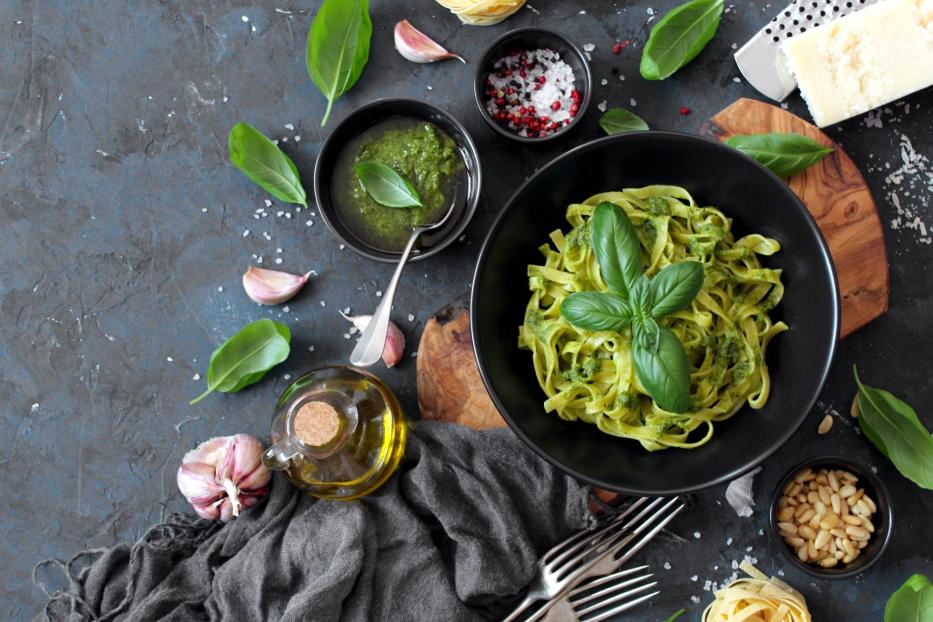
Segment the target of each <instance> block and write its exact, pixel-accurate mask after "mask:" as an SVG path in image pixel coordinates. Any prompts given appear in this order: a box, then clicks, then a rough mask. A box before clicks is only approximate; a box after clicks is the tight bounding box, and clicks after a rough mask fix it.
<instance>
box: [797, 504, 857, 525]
mask: <svg viewBox="0 0 933 622" xmlns="http://www.w3.org/2000/svg"><path fill="white" fill-rule="evenodd" d="M814 516H816V510H814V509H813V508H809V509H808V510H806V511H805V512H804V513H803V514H801V515H800V516H799V517H797V522H798V523H801V524H804V523H809V522H810V519H811V518H813V517H814ZM859 524H860V525H861V523H859Z"/></svg>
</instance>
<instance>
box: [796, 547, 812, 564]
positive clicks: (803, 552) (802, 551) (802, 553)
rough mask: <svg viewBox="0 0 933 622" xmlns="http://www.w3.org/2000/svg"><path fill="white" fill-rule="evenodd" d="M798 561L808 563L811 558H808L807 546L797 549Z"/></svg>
mask: <svg viewBox="0 0 933 622" xmlns="http://www.w3.org/2000/svg"><path fill="white" fill-rule="evenodd" d="M797 559H799V560H800V561H802V562H806V561H807V560H808V559H809V557H808V556H807V545H806V544H803V545H801V546H800V547H799V548H798V549H797Z"/></svg>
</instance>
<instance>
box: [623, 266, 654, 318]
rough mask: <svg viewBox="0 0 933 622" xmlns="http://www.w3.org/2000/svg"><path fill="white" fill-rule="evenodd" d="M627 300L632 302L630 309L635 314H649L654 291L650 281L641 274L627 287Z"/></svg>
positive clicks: (645, 315)
mask: <svg viewBox="0 0 933 622" xmlns="http://www.w3.org/2000/svg"><path fill="white" fill-rule="evenodd" d="M628 299H629V302H631V303H632V310H633V312H634V313H635V315H640V316H644V317H646V318H648V317H650V316H651V309H652V308H653V307H654V292H653V291H652V288H651V281H650V280H648V277H647V276H645V275H644V274H642V275H641V276H640V277H638V278H637V279H635V282H634V283H632V285H631V287H630V289H629V297H628Z"/></svg>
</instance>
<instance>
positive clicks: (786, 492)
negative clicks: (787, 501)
mask: <svg viewBox="0 0 933 622" xmlns="http://www.w3.org/2000/svg"><path fill="white" fill-rule="evenodd" d="M796 483H797V482H795V481H794V480H790V481H789V482H787V483H786V484H784V488H782V489H781V492H782V493H784V496H785V497H786V496H787V495H791V496H793V495H794V494H795V493H793V492H791V491H792V490H793V489H794V485H796Z"/></svg>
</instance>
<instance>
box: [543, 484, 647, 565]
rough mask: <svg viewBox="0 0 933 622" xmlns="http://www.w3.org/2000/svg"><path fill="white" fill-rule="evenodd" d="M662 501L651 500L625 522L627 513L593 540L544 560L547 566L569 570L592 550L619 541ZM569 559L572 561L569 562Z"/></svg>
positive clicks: (583, 541) (598, 533) (582, 541)
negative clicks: (569, 567)
mask: <svg viewBox="0 0 933 622" xmlns="http://www.w3.org/2000/svg"><path fill="white" fill-rule="evenodd" d="M662 501H664V499H663V498H661V497H658V498H657V499H653V500H651V501H650V502H649V503H648V505H647V506H646V507H645V508H644V509H642V510H641V511H640V512H638V514H636V515H635V516H634V517H633V518H631V519H629V520H628V521H625V522H623V519H624V518H625V516H627V515H628V513H629V512H627V513H626V514H625V515H624V516H621V517H618V519H617V520H613V521H611V522H610V524H609V525H607V526H605V527H603V528H602V529H600V530H599V531H597V532H596V533H594V534H593V536H592V537H591V538H588V539H586V540H581V541H580V542H577V543H576V544H574V545H573V546H571V547H570V548H568V549H567V550H565V551H561V553H560V554H559V555H558V556H557V557H555V558H554V559H550V560H544V561H545V565H548V566H551V565H554V566H560V567H559V568H550V571H551V572H559V571H560V570H562V569H563V568H567V567H568V566H569V565H572V564H574V563H576V562H577V561H579V559H580V558H581V556H585V555H586V554H588V553H589V552H590V551H591V550H593V549H595V548H597V547H599V546H603V545H609V544H611V543H612V542H614V541H618V539H619V537H620V536H621V534H623V533H624V532H625V531H627V530H628V529H629V528H630V527H631V526H632V525H634V524H637V523H638V521H640V520H641V519H642V517H643V516H644V515H645V514H646V513H648V512H650V511H651V510H652V509H654V508H655V507H657V506H658V504H659V503H661V502H662ZM591 545H592V546H591ZM581 549H583V552H582V553H580V551H581ZM568 558H570V559H569V560H568Z"/></svg>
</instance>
